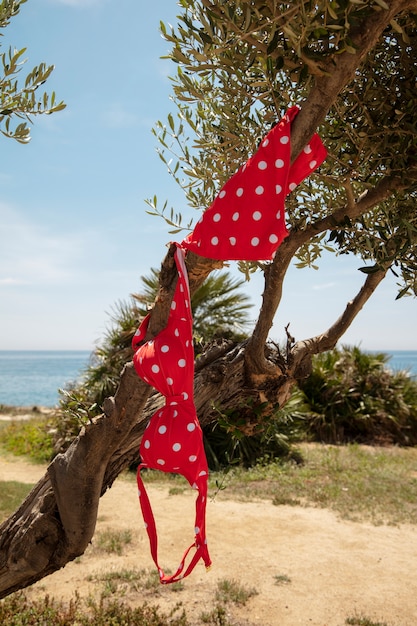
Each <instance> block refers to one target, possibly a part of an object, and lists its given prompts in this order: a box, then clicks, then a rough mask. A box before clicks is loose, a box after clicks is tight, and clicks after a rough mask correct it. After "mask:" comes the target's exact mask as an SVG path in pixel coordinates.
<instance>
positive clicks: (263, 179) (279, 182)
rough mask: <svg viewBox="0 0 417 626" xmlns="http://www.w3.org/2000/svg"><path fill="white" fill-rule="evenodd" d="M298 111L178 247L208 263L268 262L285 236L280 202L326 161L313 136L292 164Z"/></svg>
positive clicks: (290, 112)
mask: <svg viewBox="0 0 417 626" xmlns="http://www.w3.org/2000/svg"><path fill="white" fill-rule="evenodd" d="M298 111H299V108H298V107H297V106H293V107H291V108H290V109H288V111H287V113H286V114H285V116H284V117H283V119H282V120H281V121H280V122H279V124H277V125H276V126H274V128H272V130H270V131H269V133H268V134H267V135H266V137H265V138H264V139H263V140H262V141H261V144H260V146H259V148H258V150H257V152H256V153H255V154H254V155H253V156H252V157H251V158H250V159H249V160H248V161H247V162H246V163H245V164H244V165H243V166H242V167H241V168H240V169H239V170H238V171H237V172H236V173H235V174H234V175H233V176H232V177H231V178H230V179H229V180H228V181H227V182H226V184H225V185H224V186H223V188H222V189H221V190H220V192H219V194H218V195H217V197H216V198H215V200H214V202H213V203H212V204H211V205H210V207H209V208H208V209H207V210H206V211H205V212H204V213H203V216H202V218H201V219H200V221H199V222H198V223H197V224H196V226H195V228H194V231H193V232H192V233H190V235H188V237H186V238H185V239H184V241H183V242H182V246H183V247H185V248H187V249H188V250H192V251H193V252H195V253H196V254H198V255H200V256H204V257H208V258H210V259H219V260H229V261H232V260H242V261H243V260H246V261H266V260H271V259H272V258H273V255H274V253H275V251H276V249H277V247H278V246H279V244H280V243H281V242H282V240H283V239H284V238H285V237H286V236H287V234H288V231H287V227H286V225H285V207H284V200H285V196H287V195H288V194H289V193H290V192H291V191H292V190H293V189H295V187H296V186H297V185H298V184H299V183H300V182H301V181H302V180H303V179H304V178H306V176H308V175H309V174H311V173H312V172H313V171H314V170H315V169H316V168H317V167H319V165H320V164H321V163H322V162H323V161H324V159H325V158H326V154H327V152H326V149H325V148H324V146H323V144H322V142H321V139H320V137H319V136H318V135H317V134H315V135H314V136H313V137H312V139H311V141H310V142H309V144H308V145H307V146H305V148H304V150H303V151H302V152H301V153H300V154H299V156H298V157H297V159H296V160H295V161H294V163H293V164H291V136H290V133H291V121H292V120H293V119H294V117H295V116H296V115H297V113H298Z"/></svg>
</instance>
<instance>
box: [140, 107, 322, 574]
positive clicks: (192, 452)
mask: <svg viewBox="0 0 417 626" xmlns="http://www.w3.org/2000/svg"><path fill="white" fill-rule="evenodd" d="M298 110H299V109H298V107H296V106H294V107H291V108H290V109H289V110H288V111H287V113H286V115H285V116H284V117H283V119H282V120H281V121H280V122H279V124H277V125H276V126H275V127H274V128H273V129H272V130H271V131H270V132H269V133H268V134H267V135H266V137H265V138H264V139H263V141H262V142H261V144H260V147H259V149H258V150H257V152H256V153H255V154H254V155H253V156H252V157H251V158H250V159H249V160H248V161H247V162H246V163H245V165H243V166H242V167H241V168H240V169H239V170H238V171H237V172H236V173H235V174H234V175H233V176H232V177H231V178H230V179H229V180H228V181H227V182H226V184H225V185H224V186H223V188H222V189H221V191H220V193H219V194H218V196H217V197H216V199H215V200H214V202H213V203H212V205H211V206H210V207H209V208H208V209H207V210H206V211H205V212H204V214H203V216H202V218H201V220H200V221H199V222H198V223H197V225H196V227H195V229H194V231H193V232H192V233H191V234H190V235H189V236H188V237H186V239H184V241H183V242H182V243H181V244H176V246H177V249H176V251H175V255H174V258H175V263H176V266H177V270H178V282H177V285H176V288H175V293H174V298H173V300H172V304H171V310H170V314H169V319H168V323H167V326H166V327H165V328H164V329H163V330H162V331H161V332H160V333H158V335H157V336H156V337H155V338H154V339H152V340H150V341H147V342H146V343H143V341H144V338H145V336H146V331H147V328H148V323H149V315H148V316H146V317H145V319H144V320H143V321H142V323H141V325H140V326H139V328H138V330H137V332H136V333H135V336H134V338H133V341H132V347H133V349H134V351H135V354H134V357H133V363H134V366H135V369H136V372H137V373H138V375H139V376H140V377H141V378H142V379H143V380H144V381H145V382H147V383H148V384H150V385H152V386H153V387H155V389H157V390H158V391H159V392H160V393H161V394H162V395H163V396H165V405H164V406H163V407H162V408H161V409H159V410H158V411H157V412H156V413H155V414H154V415H153V416H152V417H151V419H150V421H149V423H148V426H147V428H146V430H145V432H144V435H143V437H142V441H141V445H140V456H141V463H140V465H139V468H138V474H137V483H138V491H139V501H140V505H141V509H142V514H143V518H144V521H145V526H146V529H147V533H148V536H149V542H150V549H151V555H152V558H153V560H154V562H155V564H156V566H157V568H158V571H159V577H160V581H161V583H164V584H167V583H172V582H175V581H177V580H180V579H182V578H184V577H186V576H188V575H189V574H190V573H191V572H192V570H193V569H194V567H195V566H196V564H197V563H198V561H199V560H200V559H202V560H203V562H204V564H205V566H206V567H207V568H209V567H210V565H211V560H210V556H209V552H208V548H207V538H206V524H205V513H206V501H207V485H208V466H207V460H206V456H205V452H204V446H203V436H202V431H201V427H200V424H199V421H198V418H197V414H196V409H195V405H194V394H193V390H194V350H193V338H192V313H191V302H190V291H189V286H188V275H187V270H186V267H185V252H186V250H187V249H188V250H192V251H193V252H195V253H196V254H198V255H200V256H204V257H208V258H212V259H220V260H248V261H251V260H270V259H272V258H273V255H274V253H275V251H276V249H277V247H278V246H279V244H280V243H281V241H282V240H283V239H284V237H286V236H287V234H288V231H287V228H286V225H285V207H284V199H285V196H286V195H288V193H290V192H291V191H292V190H293V189H295V187H296V186H297V185H298V184H299V183H300V182H301V181H302V180H303V179H304V178H305V177H306V176H308V174H310V173H311V172H313V171H314V170H315V169H316V168H317V167H318V166H319V165H320V164H321V163H322V162H323V160H324V159H325V157H326V150H325V148H324V146H323V144H322V142H321V140H320V138H319V136H318V135H317V134H315V135H314V136H313V137H312V139H311V141H310V143H309V144H308V145H307V146H306V147H305V148H304V150H303V151H302V152H301V154H300V155H299V156H298V158H297V159H296V160H295V161H294V163H293V164H291V162H290V158H291V142H290V130H291V128H290V125H291V121H292V120H293V119H294V117H295V115H296V114H297V112H298ZM145 468H147V469H150V468H152V469H160V470H162V471H164V472H170V473H177V474H182V475H183V476H184V477H185V478H186V479H187V481H188V482H189V484H190V485H191V486H192V488H193V489H196V490H197V492H198V495H197V501H196V517H195V528H194V535H195V537H194V542H193V543H192V544H191V546H190V547H189V548H187V550H186V551H185V553H184V555H183V557H182V559H181V561H180V564H179V566H178V568H177V570H176V572H175V573H174V574H172V575H166V574H165V573H164V571H163V569H162V568H161V567H160V565H159V562H158V539H157V531H156V524H155V519H154V516H153V512H152V508H151V505H150V501H149V498H148V495H147V493H146V490H145V486H144V483H143V480H142V477H141V470H142V469H145ZM193 550H194V553H192V551H193ZM190 553H191V556H190V559H189V563H188V564H186V562H187V557H189V555H190Z"/></svg>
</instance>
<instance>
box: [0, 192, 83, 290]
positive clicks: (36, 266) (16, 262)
mask: <svg viewBox="0 0 417 626" xmlns="http://www.w3.org/2000/svg"><path fill="white" fill-rule="evenodd" d="M0 239H1V242H2V245H1V247H0V286H2V287H12V286H17V285H47V284H57V283H62V282H66V281H68V280H72V277H73V275H74V273H75V272H74V265H76V264H77V259H78V258H79V257H82V256H83V249H84V248H85V247H86V246H85V242H84V239H85V238H84V236H79V235H77V234H73V233H70V234H69V233H63V234H61V233H54V232H53V231H52V230H51V229H48V228H47V227H45V226H40V225H38V224H36V222H35V221H32V220H30V219H28V218H27V217H25V216H23V215H21V214H20V213H19V212H18V211H16V210H14V209H13V208H11V207H9V206H7V205H4V204H1V205H0ZM74 261H75V263H74Z"/></svg>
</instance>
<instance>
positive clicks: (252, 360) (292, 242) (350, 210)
mask: <svg viewBox="0 0 417 626" xmlns="http://www.w3.org/2000/svg"><path fill="white" fill-rule="evenodd" d="M407 185H408V183H407V182H405V181H404V180H401V179H400V178H399V177H394V176H386V177H384V178H382V179H381V180H380V181H379V182H378V183H377V184H376V185H375V187H374V188H373V189H371V190H369V191H367V192H365V193H364V194H362V195H361V196H360V198H359V199H358V200H357V201H356V202H354V203H352V202H348V204H347V205H346V206H344V207H342V208H340V209H337V210H336V211H334V212H333V213H332V214H330V215H327V216H326V217H324V218H323V219H321V220H318V221H317V222H314V224H312V225H310V226H308V227H306V228H305V229H304V230H302V231H301V230H300V231H294V232H290V234H289V235H288V237H287V238H286V239H284V241H283V243H282V244H281V246H280V248H278V251H277V254H276V256H275V258H274V260H273V262H272V263H271V265H270V266H269V267H268V272H267V275H266V276H265V288H264V292H263V295H262V307H261V309H260V312H259V316H258V319H257V322H256V325H255V328H254V331H253V333H252V337H251V338H250V340H249V342H248V348H247V360H248V367H249V370H250V373H251V375H252V372H257V373H258V375H259V376H261V375H262V374H263V375H268V376H270V375H273V374H274V372H275V375H276V374H277V373H278V374H279V371H277V366H276V365H272V364H271V363H270V362H268V361H267V359H266V357H265V344H266V341H267V339H268V334H269V331H270V329H271V327H272V324H273V319H274V317H275V314H276V312H277V309H278V307H279V304H280V302H281V297H282V283H283V280H284V276H285V274H286V272H287V269H288V266H289V264H290V262H291V260H292V258H293V257H294V255H295V254H296V252H297V250H299V248H300V247H301V246H302V245H304V244H305V243H306V242H308V241H309V240H310V239H311V238H312V237H313V236H315V235H318V234H319V233H322V232H324V231H326V230H330V229H332V230H333V229H335V228H336V227H337V224H343V223H344V221H345V218H346V217H348V218H349V219H350V220H351V221H353V220H355V219H357V218H358V217H359V216H360V215H363V214H364V213H365V212H366V211H369V210H370V209H372V208H373V207H374V206H376V205H377V204H379V203H380V202H383V201H384V200H386V199H387V198H388V197H389V196H390V195H391V194H392V193H394V192H395V191H400V190H403V189H406V188H407Z"/></svg>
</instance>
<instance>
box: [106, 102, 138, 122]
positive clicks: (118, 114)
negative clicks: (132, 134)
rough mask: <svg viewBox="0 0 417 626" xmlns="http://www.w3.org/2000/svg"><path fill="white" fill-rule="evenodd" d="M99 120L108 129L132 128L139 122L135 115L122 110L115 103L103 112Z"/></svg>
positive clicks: (120, 106) (119, 105)
mask: <svg viewBox="0 0 417 626" xmlns="http://www.w3.org/2000/svg"><path fill="white" fill-rule="evenodd" d="M101 120H102V122H103V123H104V125H105V126H106V127H108V128H132V127H133V126H137V125H138V122H139V119H138V117H137V115H135V114H134V113H130V112H129V111H126V110H125V109H123V107H122V105H121V104H120V103H115V104H113V105H112V106H110V107H109V108H108V109H107V111H104V112H103V113H102V115H101Z"/></svg>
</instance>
